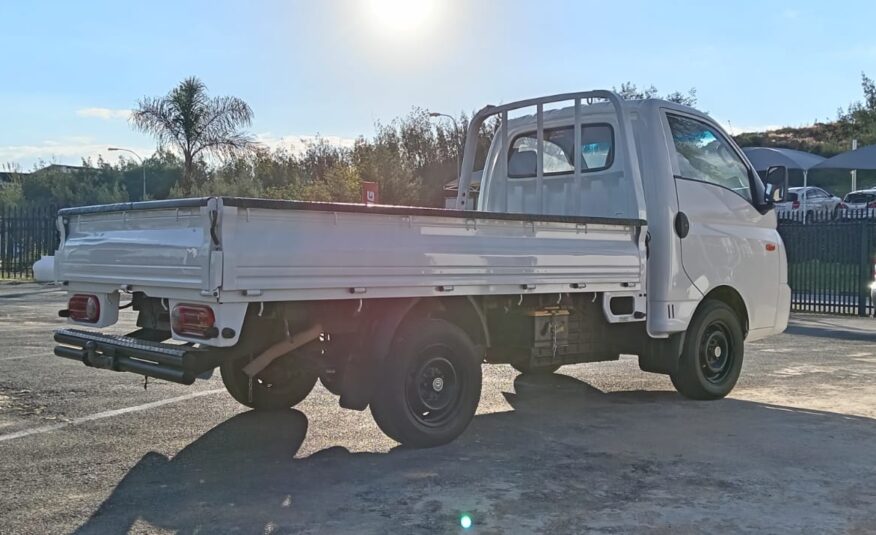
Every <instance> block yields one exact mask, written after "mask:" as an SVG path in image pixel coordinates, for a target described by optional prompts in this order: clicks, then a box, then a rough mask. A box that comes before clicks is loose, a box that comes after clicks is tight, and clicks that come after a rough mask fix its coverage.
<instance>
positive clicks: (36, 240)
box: [0, 207, 59, 279]
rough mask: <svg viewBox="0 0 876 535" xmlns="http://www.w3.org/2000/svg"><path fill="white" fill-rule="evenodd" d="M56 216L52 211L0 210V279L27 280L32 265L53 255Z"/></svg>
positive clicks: (55, 212)
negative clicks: (43, 257)
mask: <svg viewBox="0 0 876 535" xmlns="http://www.w3.org/2000/svg"><path fill="white" fill-rule="evenodd" d="M57 212H58V210H57V209H56V208H54V207H41V208H19V207H11V208H0V279H29V278H31V277H33V264H34V262H36V261H37V260H39V259H40V257H41V256H43V255H50V254H53V253H54V251H55V249H56V248H57V247H58V241H59V234H58V229H57V227H56V226H55V220H56V214H57Z"/></svg>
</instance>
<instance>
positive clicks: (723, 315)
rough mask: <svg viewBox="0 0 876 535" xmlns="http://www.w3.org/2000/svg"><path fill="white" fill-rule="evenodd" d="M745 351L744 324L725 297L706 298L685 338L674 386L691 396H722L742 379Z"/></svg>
mask: <svg viewBox="0 0 876 535" xmlns="http://www.w3.org/2000/svg"><path fill="white" fill-rule="evenodd" d="M743 355H744V338H743V334H742V326H741V324H740V320H739V317H738V316H737V315H736V312H735V311H734V310H733V309H732V308H730V307H729V306H728V305H727V304H725V303H723V302H722V301H716V300H712V299H709V300H706V301H705V302H703V304H702V305H701V306H700V308H699V309H698V310H697V311H696V313H695V314H694V317H693V320H691V323H690V326H689V327H688V329H687V335H686V336H685V340H684V347H683V349H682V354H681V359H680V361H679V363H678V370H677V371H676V372H675V373H673V374H671V375H670V378H671V379H672V384H673V386H675V389H676V390H677V391H678V392H679V393H680V394H681V395H683V396H685V397H687V398H690V399H700V400H710V399H720V398H723V397H724V396H726V395H727V394H729V393H730V391H731V390H733V387H734V386H735V385H736V381H737V380H738V379H739V372H740V371H741V370H742V358H743Z"/></svg>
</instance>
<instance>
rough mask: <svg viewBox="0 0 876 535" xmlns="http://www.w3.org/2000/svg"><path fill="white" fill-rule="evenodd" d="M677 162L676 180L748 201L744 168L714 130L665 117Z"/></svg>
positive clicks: (748, 191)
mask: <svg viewBox="0 0 876 535" xmlns="http://www.w3.org/2000/svg"><path fill="white" fill-rule="evenodd" d="M666 117H667V119H668V120H669V129H670V131H671V132H672V141H673V143H674V145H675V155H676V161H677V162H678V172H679V176H678V178H683V179H686V180H696V181H699V182H706V183H708V184H714V185H717V186H720V187H722V188H726V189H729V190H730V191H732V192H734V193H736V194H737V195H740V196H741V197H743V198H745V199H746V200H748V201H749V202H751V199H752V195H751V180H750V175H749V172H748V168H747V167H746V166H745V164H744V163H743V162H742V159H741V158H740V157H739V155H738V154H736V151H734V150H733V147H732V146H731V145H730V143H729V142H727V140H726V139H724V137H723V136H722V135H721V134H720V133H719V132H718V131H717V130H715V129H714V128H712V127H711V126H709V125H707V124H706V123H703V122H701V121H697V120H695V119H690V118H688V117H682V116H680V115H673V114H667V115H666Z"/></svg>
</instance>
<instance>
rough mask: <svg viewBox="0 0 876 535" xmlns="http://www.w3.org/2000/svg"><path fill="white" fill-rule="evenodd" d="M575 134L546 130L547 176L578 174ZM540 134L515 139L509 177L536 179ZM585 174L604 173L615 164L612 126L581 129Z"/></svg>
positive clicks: (570, 129) (582, 127)
mask: <svg viewBox="0 0 876 535" xmlns="http://www.w3.org/2000/svg"><path fill="white" fill-rule="evenodd" d="M574 146H575V132H574V130H573V129H572V127H571V126H565V127H561V128H545V130H544V164H543V169H542V172H543V174H544V176H557V175H567V174H572V173H573V172H574V171H575V153H574V152H573V151H574ZM537 150H538V138H537V133H536V132H535V131H533V132H526V133H524V134H520V135H518V136H516V137H515V138H514V141H513V142H512V143H511V150H510V151H509V153H508V176H509V177H510V178H532V177H534V176H536V168H537V166H538V154H537ZM580 150H581V172H582V173H587V172H593V171H602V170H604V169H608V168H609V167H611V164H612V163H613V160H614V131H613V130H612V128H611V126H610V125H608V124H585V125H581V149H580Z"/></svg>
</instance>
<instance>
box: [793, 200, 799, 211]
mask: <svg viewBox="0 0 876 535" xmlns="http://www.w3.org/2000/svg"><path fill="white" fill-rule="evenodd" d="M791 208H793V209H794V210H796V209H797V208H800V201H794V204H792V205H791Z"/></svg>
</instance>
